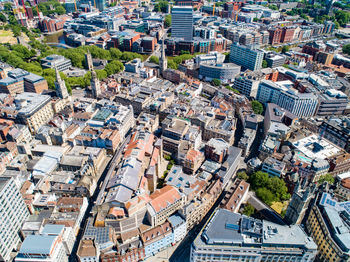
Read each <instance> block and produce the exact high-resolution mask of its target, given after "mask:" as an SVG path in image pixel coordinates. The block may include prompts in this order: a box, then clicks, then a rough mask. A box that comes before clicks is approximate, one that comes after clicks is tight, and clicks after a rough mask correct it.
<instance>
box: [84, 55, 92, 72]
mask: <svg viewBox="0 0 350 262" xmlns="http://www.w3.org/2000/svg"><path fill="white" fill-rule="evenodd" d="M85 61H86V65H87V67H88V68H87V69H88V70H89V71H92V70H94V64H93V62H92V56H91V53H90V51H89V50H88V52H87V53H86V54H85Z"/></svg>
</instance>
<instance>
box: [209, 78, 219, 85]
mask: <svg viewBox="0 0 350 262" xmlns="http://www.w3.org/2000/svg"><path fill="white" fill-rule="evenodd" d="M211 82H212V84H213V85H214V86H220V85H221V81H220V80H219V79H216V78H215V79H213V81H211Z"/></svg>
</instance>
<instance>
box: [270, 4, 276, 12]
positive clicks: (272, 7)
mask: <svg viewBox="0 0 350 262" xmlns="http://www.w3.org/2000/svg"><path fill="white" fill-rule="evenodd" d="M268 8H270V9H271V10H276V11H277V10H278V7H277V5H269V6H268Z"/></svg>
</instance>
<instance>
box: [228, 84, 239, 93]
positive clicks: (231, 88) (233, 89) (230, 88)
mask: <svg viewBox="0 0 350 262" xmlns="http://www.w3.org/2000/svg"><path fill="white" fill-rule="evenodd" d="M225 88H226V89H228V90H231V91H232V92H234V93H236V94H240V93H239V91H238V90H237V89H235V88H233V87H231V86H229V85H227V86H225Z"/></svg>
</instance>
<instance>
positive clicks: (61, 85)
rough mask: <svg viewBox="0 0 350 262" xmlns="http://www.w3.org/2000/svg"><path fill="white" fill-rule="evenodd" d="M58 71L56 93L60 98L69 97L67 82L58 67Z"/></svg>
mask: <svg viewBox="0 0 350 262" xmlns="http://www.w3.org/2000/svg"><path fill="white" fill-rule="evenodd" d="M55 71H56V81H55V88H56V94H57V96H58V97H59V98H62V99H65V98H68V97H69V93H68V90H67V87H66V83H65V82H64V80H62V79H61V76H60V72H59V71H58V69H57V67H56V68H55Z"/></svg>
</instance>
